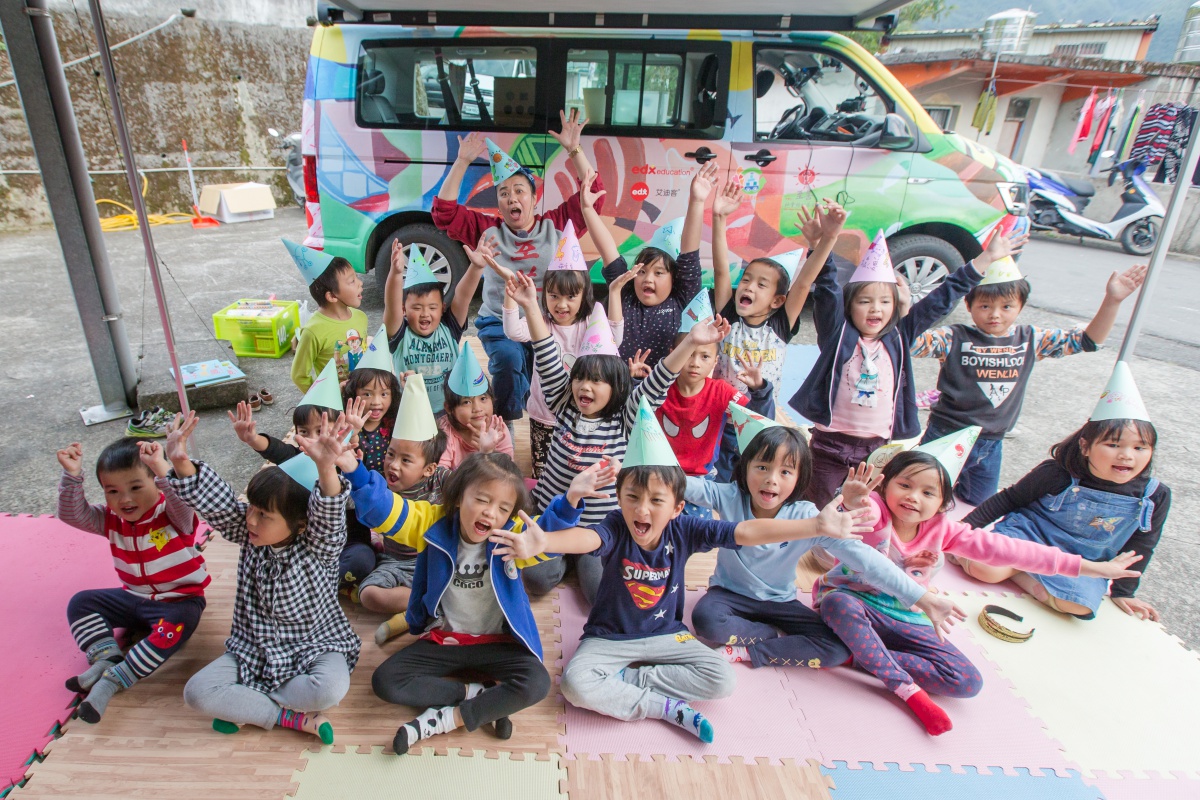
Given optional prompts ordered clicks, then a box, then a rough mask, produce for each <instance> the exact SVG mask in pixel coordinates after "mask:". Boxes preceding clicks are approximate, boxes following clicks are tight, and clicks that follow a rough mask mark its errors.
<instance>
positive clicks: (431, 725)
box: [392, 706, 458, 756]
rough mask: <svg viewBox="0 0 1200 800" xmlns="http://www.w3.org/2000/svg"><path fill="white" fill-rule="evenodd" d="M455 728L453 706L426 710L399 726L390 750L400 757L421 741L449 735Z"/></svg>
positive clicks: (456, 726)
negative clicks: (445, 734)
mask: <svg viewBox="0 0 1200 800" xmlns="http://www.w3.org/2000/svg"><path fill="white" fill-rule="evenodd" d="M457 728H458V723H457V722H455V721H454V706H442V707H441V708H427V709H425V711H423V712H422V713H421V714H420V715H418V716H417V718H416V719H414V720H413V721H412V722H407V723H405V724H403V725H401V726H400V730H398V731H396V738H394V739H393V740H392V749H394V750H395V751H396V755H398V756H402V755H404V754H405V753H407V752H408V748H410V747H412V746H413V745H414V744H416V743H417V742H419V741H421V740H422V739H428V738H429V737H430V736H437V735H438V734H439V733H449V732H450V731H452V730H455V729H457Z"/></svg>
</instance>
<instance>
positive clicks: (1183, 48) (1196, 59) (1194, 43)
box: [1175, 0, 1200, 64]
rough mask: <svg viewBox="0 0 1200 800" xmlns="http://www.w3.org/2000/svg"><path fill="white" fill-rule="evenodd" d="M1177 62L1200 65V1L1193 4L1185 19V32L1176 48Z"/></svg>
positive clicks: (1180, 36) (1180, 35) (1181, 33)
mask: <svg viewBox="0 0 1200 800" xmlns="http://www.w3.org/2000/svg"><path fill="white" fill-rule="evenodd" d="M1175 61H1176V62H1178V63H1183V64H1200V0H1198V2H1195V3H1192V7H1191V8H1189V9H1188V10H1187V14H1186V15H1185V16H1184V18H1183V30H1182V31H1181V32H1180V34H1179V44H1178V46H1176V48H1175Z"/></svg>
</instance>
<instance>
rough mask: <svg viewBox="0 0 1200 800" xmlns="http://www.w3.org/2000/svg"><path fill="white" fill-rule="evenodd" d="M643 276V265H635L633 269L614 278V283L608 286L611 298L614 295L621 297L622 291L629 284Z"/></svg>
mask: <svg viewBox="0 0 1200 800" xmlns="http://www.w3.org/2000/svg"><path fill="white" fill-rule="evenodd" d="M641 274H642V265H641V264H635V265H633V266H632V267H630V268H629V269H627V270H625V271H624V272H622V273H621V274H620V275H618V276H617V277H615V278H613V279H612V281H611V282H610V283H609V284H608V294H609V296H610V297H611V296H612V295H613V294H614V293H615V294H618V295H619V294H620V293H621V290H622V289H624V288H625V284H627V283H629V282H630V281H631V280H633V279H634V278H636V277H637V276H638V275H641Z"/></svg>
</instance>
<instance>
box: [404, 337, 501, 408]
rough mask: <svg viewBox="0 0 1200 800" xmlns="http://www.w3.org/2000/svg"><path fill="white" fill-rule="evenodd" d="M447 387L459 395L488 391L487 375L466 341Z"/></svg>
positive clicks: (485, 392) (466, 395) (476, 394)
mask: <svg viewBox="0 0 1200 800" xmlns="http://www.w3.org/2000/svg"><path fill="white" fill-rule="evenodd" d="M406 383H407V381H406ZM446 387H447V388H448V389H449V390H450V391H452V392H454V393H455V394H456V395H458V396H459V397H478V396H479V395H481V394H487V392H488V379H487V376H486V375H484V374H483V367H481V366H479V361H478V359H476V358H475V351H474V350H472V349H471V347H470V345H468V344H467V343H466V342H463V343H462V348H461V349H460V350H459V353H458V360H457V361H455V362H454V368H453V369H451V370H450V375H449V376H447V378H446Z"/></svg>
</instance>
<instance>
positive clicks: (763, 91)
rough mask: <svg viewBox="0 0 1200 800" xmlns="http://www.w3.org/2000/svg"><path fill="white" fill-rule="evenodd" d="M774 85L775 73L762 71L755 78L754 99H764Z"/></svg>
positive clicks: (766, 70)
mask: <svg viewBox="0 0 1200 800" xmlns="http://www.w3.org/2000/svg"><path fill="white" fill-rule="evenodd" d="M774 85H775V73H774V72H772V71H771V70H769V69H760V70H759V71H758V74H757V75H755V76H754V97H755V98H756V99H758V100H761V99H763V98H764V97H766V96H767V92H769V91H771V87H772V86H774Z"/></svg>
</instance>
